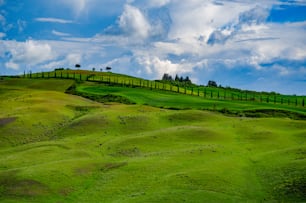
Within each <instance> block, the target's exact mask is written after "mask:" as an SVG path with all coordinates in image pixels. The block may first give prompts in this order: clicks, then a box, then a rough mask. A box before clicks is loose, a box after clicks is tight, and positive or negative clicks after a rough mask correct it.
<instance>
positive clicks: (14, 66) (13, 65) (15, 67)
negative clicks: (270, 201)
mask: <svg viewBox="0 0 306 203" xmlns="http://www.w3.org/2000/svg"><path fill="white" fill-rule="evenodd" d="M5 67H7V68H10V69H13V70H19V64H17V63H14V62H12V61H9V62H6V63H5Z"/></svg>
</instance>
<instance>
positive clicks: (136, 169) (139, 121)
mask: <svg viewBox="0 0 306 203" xmlns="http://www.w3.org/2000/svg"><path fill="white" fill-rule="evenodd" d="M54 73H55V72H52V73H49V77H50V76H51V75H52V74H53V76H54ZM47 74H48V73H45V75H44V78H42V75H40V78H37V79H36V78H35V79H34V77H35V75H34V74H33V78H31V79H30V78H4V79H2V80H0V202H7V203H12V202H47V203H48V202H50V203H51V202H52V203H53V202H58V203H59V202H85V203H86V202H133V203H134V202H158V203H160V202H173V203H177V202H306V159H305V158H306V143H305V141H306V107H303V106H302V105H295V104H294V101H295V100H296V101H298V102H299V103H301V101H302V99H303V98H302V97H299V98H298V99H294V98H293V99H292V101H293V102H292V103H291V104H287V103H286V104H281V103H280V101H278V102H275V104H274V102H273V100H271V102H270V101H269V102H258V101H254V102H252V101H243V100H241V101H240V100H226V99H214V98H205V97H204V94H203V92H202V95H199V96H197V94H196V91H195V93H194V95H188V94H184V92H180V93H178V92H176V91H170V89H169V88H170V87H169V88H168V90H167V88H165V89H164V90H161V89H158V88H157V89H155V88H153V89H152V88H151V86H150V85H148V86H145V85H143V87H142V85H141V82H139V86H135V87H129V86H130V85H131V84H128V82H127V81H129V80H130V81H131V80H134V81H135V82H134V84H135V83H136V81H139V79H137V78H133V77H129V78H125V77H126V76H123V75H120V76H118V75H117V83H116V84H111V83H110V84H108V83H103V81H100V82H99V81H98V82H92V81H90V79H89V81H85V80H87V79H88V78H86V77H85V76H84V75H82V74H79V75H73V76H72V74H71V73H70V74H71V75H70V76H69V75H68V73H67V74H66V76H65V74H63V75H62V79H60V78H48V79H47V78H45V77H47V76H46V75H47ZM58 75H59V74H58ZM67 75H68V77H69V78H73V77H75V79H80V77H81V80H72V79H65V78H64V77H67ZM101 76H102V75H101ZM101 76H99V77H101ZM68 77H67V78H68ZM109 78H110V77H109ZM118 78H121V79H118ZM92 80H94V79H92ZM114 81H115V80H114ZM118 81H121V82H118ZM122 81H125V82H122ZM106 82H107V79H106ZM142 84H144V83H142ZM188 91H192V90H191V89H188ZM216 91H217V90H216ZM220 91H221V90H220ZM271 97H272V98H273V96H271ZM284 97H285V98H290V96H284ZM279 98H280V97H279Z"/></svg>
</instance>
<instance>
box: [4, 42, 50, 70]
mask: <svg viewBox="0 0 306 203" xmlns="http://www.w3.org/2000/svg"><path fill="white" fill-rule="evenodd" d="M6 46H7V49H8V51H9V52H10V59H9V61H8V62H6V64H5V65H6V67H7V68H12V69H18V68H19V66H20V65H25V66H34V65H37V64H40V63H44V62H47V61H49V60H52V59H55V57H56V56H55V54H54V53H53V51H52V48H51V46H50V45H49V44H45V43H40V42H37V41H33V40H28V41H26V42H22V43H18V42H11V43H9V44H7V45H6Z"/></svg>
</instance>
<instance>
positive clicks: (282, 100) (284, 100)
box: [22, 70, 306, 107]
mask: <svg viewBox="0 0 306 203" xmlns="http://www.w3.org/2000/svg"><path fill="white" fill-rule="evenodd" d="M22 77H25V78H60V79H74V80H77V81H95V82H100V83H104V84H112V85H117V86H122V87H141V88H150V89H151V90H152V89H154V90H164V91H169V92H175V93H181V94H186V95H193V96H199V97H204V98H206V99H216V100H230V101H249V102H260V103H267V104H282V105H292V106H299V107H305V100H306V98H305V97H302V96H294V95H281V94H278V93H274V92H271V93H268V92H254V91H248V90H239V89H233V88H215V87H206V86H199V85H195V84H192V85H188V84H185V83H177V84H171V83H169V82H168V81H160V80H155V81H150V80H145V79H142V78H137V77H132V76H128V75H123V74H117V73H111V72H97V71H85V70H60V71H51V72H41V73H33V74H25V75H23V76H22Z"/></svg>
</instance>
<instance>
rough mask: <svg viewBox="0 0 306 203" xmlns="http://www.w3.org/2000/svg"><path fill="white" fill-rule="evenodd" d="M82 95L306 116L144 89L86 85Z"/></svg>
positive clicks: (264, 105) (283, 106)
mask: <svg viewBox="0 0 306 203" xmlns="http://www.w3.org/2000/svg"><path fill="white" fill-rule="evenodd" d="M76 90H77V91H78V92H80V93H85V94H86V93H89V94H93V95H102V96H103V95H109V94H111V95H117V96H121V97H124V98H127V99H128V100H130V101H131V102H133V103H137V104H142V105H149V106H154V107H161V108H172V109H200V110H201V109H207V110H219V111H220V110H225V109H226V110H228V111H232V112H242V111H248V110H259V109H277V110H284V111H291V112H297V113H300V114H302V115H304V116H305V117H306V108H304V107H301V106H298V107H296V106H295V105H287V104H274V103H264V102H263V103H260V102H251V101H237V100H233V101H229V100H216V99H205V98H203V97H199V96H190V95H184V94H178V93H175V92H169V91H159V90H149V89H145V91H144V89H143V88H126V87H119V86H107V85H104V84H96V83H90V82H87V83H83V84H80V85H78V86H77V88H76Z"/></svg>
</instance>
